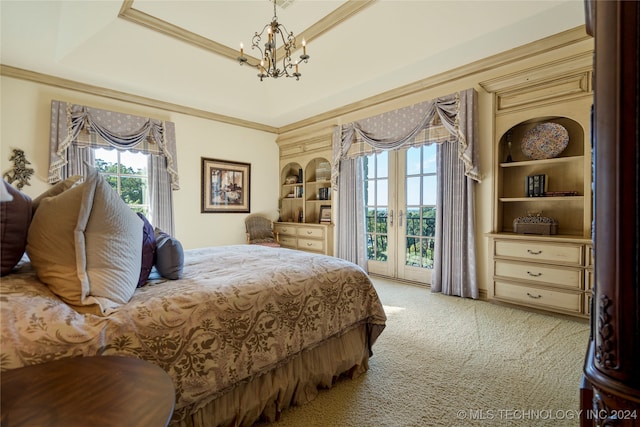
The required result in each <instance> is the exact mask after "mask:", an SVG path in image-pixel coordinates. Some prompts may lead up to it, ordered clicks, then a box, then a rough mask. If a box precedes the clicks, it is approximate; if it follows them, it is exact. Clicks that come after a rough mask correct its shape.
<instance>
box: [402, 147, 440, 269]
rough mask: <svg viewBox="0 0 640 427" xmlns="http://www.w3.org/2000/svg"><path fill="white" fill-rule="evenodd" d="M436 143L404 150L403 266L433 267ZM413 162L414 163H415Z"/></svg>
mask: <svg viewBox="0 0 640 427" xmlns="http://www.w3.org/2000/svg"><path fill="white" fill-rule="evenodd" d="M436 152H437V146H436V145H435V144H432V145H428V146H426V145H423V146H421V147H413V148H410V149H409V150H407V153H406V162H407V164H406V166H407V174H406V175H407V176H406V178H405V189H406V203H405V218H406V222H405V223H406V226H405V227H406V228H405V236H406V237H405V265H407V266H411V267H421V268H433V246H434V238H435V219H436V218H435V204H436V195H437V177H436V166H437V163H436ZM416 165H417V166H416Z"/></svg>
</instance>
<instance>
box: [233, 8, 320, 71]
mask: <svg viewBox="0 0 640 427" xmlns="http://www.w3.org/2000/svg"><path fill="white" fill-rule="evenodd" d="M265 31H267V34H268V40H267V41H266V42H265V43H264V50H263V49H262V48H261V45H262V35H263V34H264V32H265ZM278 35H279V36H280V40H281V42H282V48H281V51H282V58H281V59H278V56H279V55H278V49H277V41H278ZM302 47H303V54H302V55H300V59H299V60H296V61H295V62H294V61H293V59H292V58H291V54H292V52H293V51H294V50H295V49H296V37H295V36H294V34H293V32H289V31H287V28H286V27H285V26H284V25H282V24H279V23H278V16H277V14H276V2H275V0H274V1H273V18H272V20H271V22H270V23H269V24H267V25H265V26H264V27H263V28H262V31H261V32H260V33H258V32H256V33H255V35H254V36H253V38H252V40H251V49H257V50H258V51H259V52H260V58H261V59H260V63H258V64H256V65H253V64H250V65H252V66H255V67H256V68H257V69H258V70H259V73H258V77H259V78H260V81H262V80H263V78H265V77H273V78H278V77H295V78H296V80H300V76H301V75H302V74H300V73H299V71H298V65H299V63H300V62H302V61H304V62H305V63H306V62H308V59H309V55H307V52H306V45H305V42H304V40H303V41H302ZM238 61H239V62H240V65H242V64H245V63H247V62H248V61H247V58H246V57H244V55H243V51H242V44H241V45H240V57H238ZM278 61H280V62H281V64H282V70H281V69H279V68H278ZM294 66H295V72H293V69H294ZM290 71H291V72H290Z"/></svg>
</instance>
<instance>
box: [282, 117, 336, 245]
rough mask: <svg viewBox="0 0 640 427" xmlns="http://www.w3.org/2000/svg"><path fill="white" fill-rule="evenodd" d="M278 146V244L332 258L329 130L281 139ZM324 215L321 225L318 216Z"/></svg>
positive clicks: (331, 192)
mask: <svg viewBox="0 0 640 427" xmlns="http://www.w3.org/2000/svg"><path fill="white" fill-rule="evenodd" d="M278 144H279V145H280V185H281V187H280V202H279V206H280V221H278V223H276V224H275V230H276V231H277V232H278V233H279V239H280V244H281V245H283V246H285V247H289V248H293V249H300V250H306V251H310V252H319V253H324V254H328V255H332V254H333V198H334V197H333V191H332V189H331V161H330V160H329V159H330V158H331V129H327V130H324V131H323V132H321V133H320V134H319V135H309V134H306V135H300V136H297V137H295V138H293V139H292V140H289V139H286V138H284V139H283V140H282V141H278ZM322 213H324V221H321V218H320V217H321V214H322Z"/></svg>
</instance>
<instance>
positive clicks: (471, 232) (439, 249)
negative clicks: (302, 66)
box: [331, 89, 480, 298]
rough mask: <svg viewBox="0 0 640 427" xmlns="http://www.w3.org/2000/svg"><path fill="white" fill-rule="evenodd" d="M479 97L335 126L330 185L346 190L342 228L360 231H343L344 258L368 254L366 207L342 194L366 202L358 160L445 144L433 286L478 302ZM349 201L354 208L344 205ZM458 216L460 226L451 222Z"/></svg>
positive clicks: (340, 251)
mask: <svg viewBox="0 0 640 427" xmlns="http://www.w3.org/2000/svg"><path fill="white" fill-rule="evenodd" d="M476 97H477V94H476V91H475V90H474V89H467V90H464V91H461V92H456V93H453V94H451V95H447V96H443V97H440V98H437V99H432V100H429V101H425V102H421V103H419V104H414V105H410V106H408V107H404V108H400V109H397V110H394V111H389V112H386V113H383V114H379V115H377V116H372V117H369V118H366V119H363V120H359V121H357V122H353V123H349V124H346V125H343V126H341V127H336V129H335V131H334V135H333V162H332V170H331V185H332V187H333V188H335V189H337V190H338V192H339V203H338V210H337V223H338V224H343V223H344V224H352V225H353V226H352V228H350V229H344V230H343V229H342V228H340V232H336V256H337V257H340V258H344V259H346V260H348V261H351V262H354V263H356V264H360V265H361V263H362V255H363V254H362V251H360V250H359V249H358V248H360V247H361V244H364V242H365V239H366V237H365V232H364V227H362V228H360V227H357V226H356V225H357V224H358V223H359V221H360V216H361V213H363V212H364V208H361V209H359V208H357V204H356V203H355V202H354V201H352V200H347V201H343V200H342V197H341V196H340V193H343V192H346V193H348V194H350V195H352V197H356V198H359V197H361V195H358V190H359V189H360V187H361V186H362V177H361V176H360V177H357V174H355V173H354V171H353V163H352V160H353V159H356V158H360V157H362V156H366V155H369V154H372V153H376V152H381V151H384V150H397V149H399V148H407V147H417V146H420V145H425V144H434V143H435V144H439V147H438V159H439V164H438V196H437V199H436V200H437V202H436V211H437V212H438V220H437V222H436V224H437V225H436V228H437V230H436V239H435V254H436V259H435V261H436V262H435V263H434V272H433V275H432V284H431V285H432V287H431V288H432V291H434V292H442V293H444V294H447V295H458V296H462V297H471V298H478V285H477V279H476V265H475V262H476V254H475V198H474V193H473V191H474V188H473V185H472V183H473V182H480V173H479V172H478V167H477V164H478V162H477V158H476V150H475V135H476V126H477V123H476ZM445 142H447V144H444V143H445ZM343 173H344V176H343V175H342V174H343ZM354 189H355V190H354ZM342 203H346V204H348V206H346V207H343V206H340V205H341V204H342ZM360 210H361V211H362V212H360ZM454 212H455V213H456V215H452V213H454ZM445 215H446V216H447V218H444V217H443V216H445ZM451 217H454V220H451V221H450V220H448V219H450V218H451ZM354 242H355V243H354ZM365 247H366V246H365ZM365 262H366V259H365Z"/></svg>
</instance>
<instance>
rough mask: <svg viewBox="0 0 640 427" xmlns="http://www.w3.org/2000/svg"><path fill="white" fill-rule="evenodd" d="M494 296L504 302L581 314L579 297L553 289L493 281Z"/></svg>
mask: <svg viewBox="0 0 640 427" xmlns="http://www.w3.org/2000/svg"><path fill="white" fill-rule="evenodd" d="M493 286H494V296H495V298H497V299H503V300H505V301H510V302H516V303H521V304H526V305H529V306H533V307H541V308H551V309H558V310H563V311H569V312H573V313H580V312H582V304H581V295H580V294H579V293H572V292H563V291H559V290H553V289H543V288H536V287H533V286H522V285H517V284H514V283H509V282H503V281H499V280H496V281H494V284H493Z"/></svg>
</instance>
